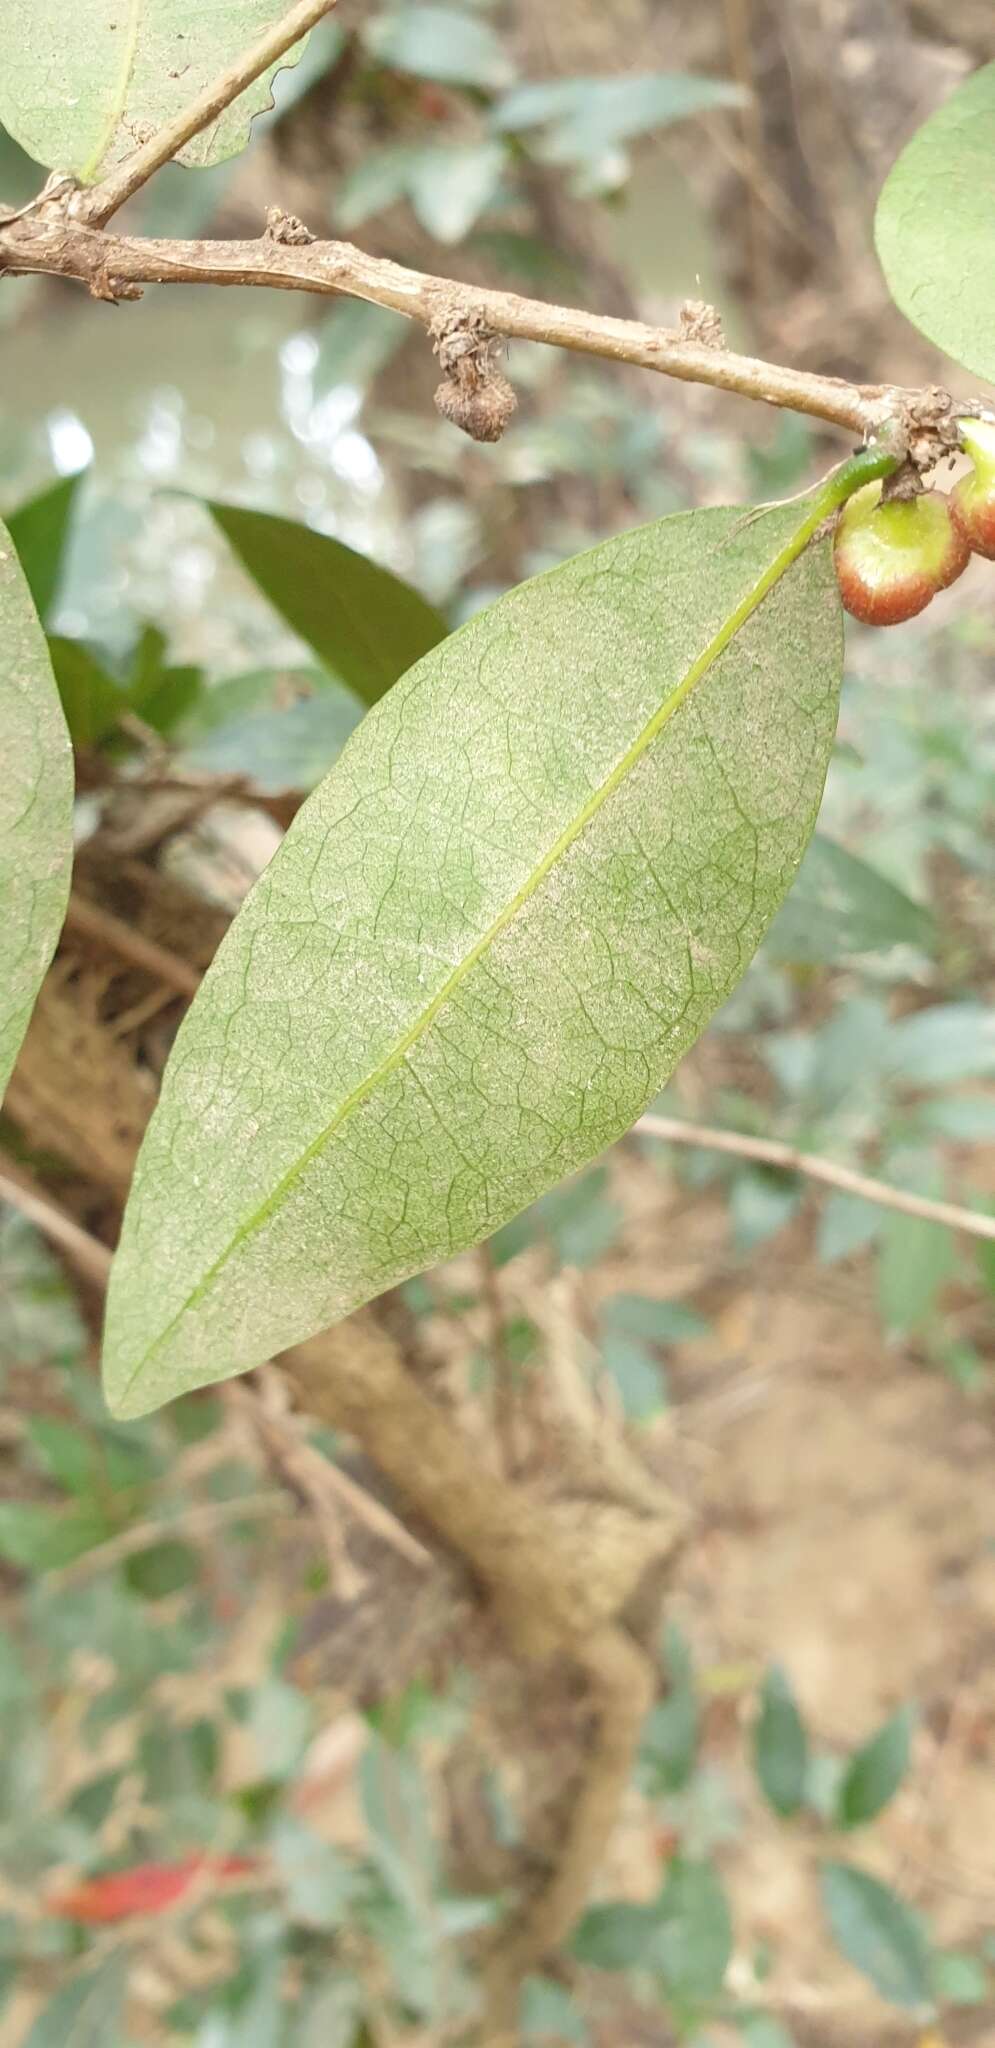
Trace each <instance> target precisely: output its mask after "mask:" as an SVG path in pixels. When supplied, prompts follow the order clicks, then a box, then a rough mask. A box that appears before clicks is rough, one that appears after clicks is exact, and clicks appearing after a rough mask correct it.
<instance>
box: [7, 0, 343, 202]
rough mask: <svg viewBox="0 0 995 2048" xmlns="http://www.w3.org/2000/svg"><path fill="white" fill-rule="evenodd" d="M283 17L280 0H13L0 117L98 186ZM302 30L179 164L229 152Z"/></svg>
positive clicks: (35, 152)
mask: <svg viewBox="0 0 995 2048" xmlns="http://www.w3.org/2000/svg"><path fill="white" fill-rule="evenodd" d="M286 12H287V0H212V4H211V5H210V6H209V7H208V6H205V5H204V0H116V4H115V5H113V6H111V5H109V4H108V0H71V4H70V5H68V6H67V5H66V0H18V6H17V9H16V17H17V18H16V28H15V26H14V24H13V22H12V23H11V26H10V28H9V30H8V31H7V33H6V35H5V47H4V61H3V66H2V69H0V121H2V123H3V125H4V127H5V128H6V129H7V130H8V132H9V134H11V135H13V136H14V138H15V140H16V141H17V142H19V143H20V144H21V147H22V149H26V150H27V151H28V154H29V155H30V156H33V157H34V158H35V159H36V161H37V162H38V163H42V164H47V165H48V166H49V168H50V169H52V170H57V171H66V172H71V173H72V175H73V176H74V177H76V178H78V179H80V181H81V182H82V183H83V184H86V185H88V184H93V183H95V182H96V180H97V179H98V178H101V177H104V176H105V175H106V173H107V172H108V171H110V170H113V168H114V166H115V165H116V164H119V163H120V162H121V161H122V160H123V158H124V157H126V156H130V155H131V152H132V151H133V150H134V149H137V148H138V147H139V146H140V145H141V144H142V143H143V142H147V141H148V140H149V138H150V136H152V135H154V134H155V133H156V132H157V131H158V130H159V129H160V128H162V127H164V125H165V123H166V122H167V121H170V120H172V119H173V118H174V117H175V116H176V115H177V114H179V113H180V112H181V111H182V110H183V108H184V107H186V106H189V104H190V101H191V100H193V99H195V98H196V97H197V94H198V93H200V92H202V91H203V90H204V88H205V87H206V86H209V85H210V84H211V83H212V81H213V80H214V79H215V78H217V77H218V76H219V75H220V73H221V72H223V71H224V70H225V69H226V67H227V66H228V65H229V64H231V63H233V62H234V60H235V59H236V58H237V57H238V56H240V55H241V53H242V51H243V50H245V49H248V48H249V47H250V45H251V44H252V43H253V42H255V41H256V39H257V38H258V37H259V36H260V35H262V34H263V33H264V32H265V31H266V29H268V28H271V27H272V26H273V24H274V22H277V21H279V20H280V18H281V16H283V15H285V14H286ZM306 40H307V39H306V37H304V38H302V39H301V41H300V42H299V43H295V45H294V47H293V49H292V50H289V51H288V52H287V54H286V56H284V57H281V58H280V61H279V64H273V65H271V66H270V68H269V70H268V71H266V72H264V73H263V75H262V77H260V78H257V79H256V80H255V81H254V83H253V84H252V85H251V86H249V87H248V88H247V90H246V91H245V92H244V93H242V94H240V96H239V98H238V99H237V100H235V101H234V103H233V104H232V105H231V106H230V107H226V108H225V110H224V113H223V114H221V115H220V116H219V118H218V119H217V120H216V121H214V122H213V123H212V124H211V126H210V127H209V128H207V129H205V130H204V131H203V133H202V134H200V135H195V136H194V137H193V140H192V141H190V142H188V143H187V144H186V145H185V146H184V148H183V149H181V150H180V152H179V154H178V157H177V162H178V163H181V164H188V165H194V166H199V167H203V166H205V165H207V164H217V163H221V162H222V161H223V159H224V158H225V157H229V156H235V155H236V154H237V152H238V151H239V150H240V149H244V147H245V145H246V143H247V141H248V139H249V129H250V127H251V125H252V120H253V117H254V116H255V115H256V114H258V113H261V112H262V110H263V109H264V108H265V107H269V106H271V105H272V98H271V94H270V86H271V84H272V81H273V78H274V76H275V74H276V72H277V71H278V70H279V69H280V68H281V66H283V65H288V64H296V62H297V60H298V58H299V57H300V56H301V54H302V52H303V50H304V47H305V43H306Z"/></svg>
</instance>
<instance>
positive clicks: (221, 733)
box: [183, 679, 361, 795]
mask: <svg viewBox="0 0 995 2048" xmlns="http://www.w3.org/2000/svg"><path fill="white" fill-rule="evenodd" d="M211 694H214V693H213V692H212V693H211ZM360 715H361V714H360V708H359V705H358V704H357V702H356V699H355V697H354V696H353V694H352V691H351V690H346V689H343V688H342V686H341V685H340V684H338V683H335V682H334V681H332V680H331V679H328V681H327V682H323V684H321V685H319V687H318V689H317V690H315V692H314V694H313V695H312V696H309V697H299V698H298V700H297V702H296V703H295V704H288V705H287V706H286V708H285V709H283V710H280V711H277V710H272V709H265V710H255V711H250V712H249V713H247V714H246V713H244V712H240V713H237V714H236V715H235V716H234V717H233V718H230V719H228V720H227V721H226V722H225V723H223V724H219V725H215V726H213V727H212V728H211V730H210V731H209V732H207V733H206V734H205V735H204V738H203V739H201V740H198V741H197V743H196V744H195V745H194V746H192V747H190V748H188V749H187V750H186V751H185V753H184V755H183V760H184V762H185V764H186V766H187V767H189V768H194V769H196V770H197V772H198V773H199V774H205V773H206V774H209V775H232V774H235V775H247V776H249V777H250V779H251V780H252V782H253V783H254V784H255V786H256V788H257V789H260V790H262V791H264V792H266V793H268V794H274V795H275V794H276V793H278V792H279V791H281V790H287V789H313V788H314V785H315V783H316V782H320V780H321V778H322V776H323V775H326V774H327V773H328V770H329V768H330V767H331V765H332V762H333V761H335V760H337V758H338V756H339V754H340V753H341V752H342V748H343V747H344V745H345V742H346V740H347V739H348V737H349V734H350V733H351V732H352V731H353V730H354V728H355V726H356V724H357V723H358V720H359V717H360Z"/></svg>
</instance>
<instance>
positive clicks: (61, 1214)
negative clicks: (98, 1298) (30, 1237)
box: [0, 1153, 111, 1289]
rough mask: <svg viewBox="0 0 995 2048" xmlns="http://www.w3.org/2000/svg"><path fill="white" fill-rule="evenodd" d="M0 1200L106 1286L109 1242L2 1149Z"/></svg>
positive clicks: (93, 1282)
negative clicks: (76, 1217) (80, 1221)
mask: <svg viewBox="0 0 995 2048" xmlns="http://www.w3.org/2000/svg"><path fill="white" fill-rule="evenodd" d="M0 1202H7V1203H9V1205H10V1207H11V1208H12V1209H18V1210H19V1211H20V1213H21V1215H22V1216H26V1217H27V1219H28V1222H29V1223H33V1224H34V1226H35V1229H36V1230H40V1231H41V1234H42V1236H43V1237H47V1238H48V1240H49V1243H50V1244H54V1245H57V1246H58V1249H59V1250H60V1251H62V1252H65V1254H66V1257H67V1258H68V1260H69V1262H70V1264H71V1265H73V1266H75V1268H76V1271H77V1273H79V1274H81V1275H82V1277H83V1279H84V1280H89V1281H90V1283H91V1285H93V1286H95V1287H99V1288H101V1289H103V1288H105V1287H106V1285H107V1278H108V1274H109V1273H110V1269H111V1255H110V1252H109V1251H108V1249H107V1246H106V1245H105V1244H101V1242H100V1240H99V1238H96V1237H91V1236H90V1233H89V1231H88V1230H83V1229H82V1227H81V1226H80V1224H78V1223H76V1222H74V1221H73V1218H72V1217H71V1216H67V1214H66V1212H65V1210H64V1209H60V1207H59V1205H58V1203H57V1202H53V1201H52V1198H51V1196H50V1195H47V1194H46V1193H45V1191H44V1189H43V1188H40V1187H38V1186H37V1185H36V1183H35V1182H34V1180H33V1178H32V1176H31V1175H30V1174H28V1173H26V1172H25V1171H24V1169H23V1168H22V1167H19V1166H15V1164H14V1162H13V1160H10V1159H7V1158H6V1157H5V1156H4V1154H3V1153H0Z"/></svg>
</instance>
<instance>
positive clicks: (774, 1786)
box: [753, 1664, 808, 1817]
mask: <svg viewBox="0 0 995 2048" xmlns="http://www.w3.org/2000/svg"><path fill="white" fill-rule="evenodd" d="M753 1760H754V1763H755V1765H756V1771H757V1777H758V1778H759V1780H760V1783H761V1785H762V1787H763V1790H764V1793H765V1795H766V1797H767V1799H768V1800H769V1801H770V1804H771V1806H772V1807H773V1808H774V1811H775V1813H780V1814H783V1815H784V1816H785V1817H787V1816H788V1815H790V1814H792V1813H797V1811H798V1808H799V1807H800V1806H801V1804H802V1801H803V1799H804V1797H805V1778H806V1774H807V1771H808V1736H807V1735H806V1733H805V1724H804V1722H803V1720H802V1717H801V1714H800V1713H799V1711H798V1704H797V1701H796V1699H795V1696H794V1693H793V1691H792V1689H791V1681H790V1679H789V1678H788V1675H787V1672H785V1671H782V1670H781V1667H780V1665H778V1664H772V1665H771V1667H770V1670H769V1671H768V1673H767V1676H766V1677H765V1679H764V1685H763V1692H762V1694H761V1701H760V1714H759V1717H758V1720H757V1723H756V1727H755V1728H754V1731H753Z"/></svg>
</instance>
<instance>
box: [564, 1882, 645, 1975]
mask: <svg viewBox="0 0 995 2048" xmlns="http://www.w3.org/2000/svg"><path fill="white" fill-rule="evenodd" d="M657 1926H658V1919H657V1911H656V1907H655V1906H651V1905H635V1904H633V1903H632V1902H631V1901H630V1900H628V1899H619V1900H617V1901H614V1902H610V1903H608V1904H606V1905H603V1906H589V1907H588V1909H587V1912H586V1913H585V1914H584V1916H583V1919H582V1920H581V1921H580V1924H579V1926H577V1927H576V1928H575V1929H574V1932H573V1934H572V1935H571V1937H570V1953H571V1955H573V1956H576V1958H577V1961H578V1962H580V1963H588V1964H590V1965H591V1967H592V1968H593V1969H595V1970H632V1969H635V1968H637V1967H638V1965H639V1964H640V1963H642V1962H644V1961H645V1959H646V1956H647V1953H648V1951H649V1949H650V1946H651V1944H652V1941H653V1937H654V1935H655V1933H656V1931H657Z"/></svg>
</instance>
